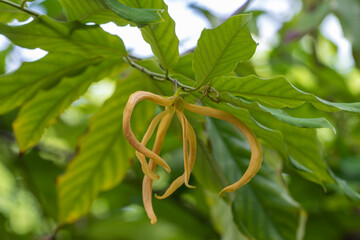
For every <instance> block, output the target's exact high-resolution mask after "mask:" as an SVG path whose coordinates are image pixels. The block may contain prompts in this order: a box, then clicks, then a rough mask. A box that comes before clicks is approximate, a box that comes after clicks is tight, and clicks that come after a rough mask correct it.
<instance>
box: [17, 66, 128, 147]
mask: <svg viewBox="0 0 360 240" xmlns="http://www.w3.org/2000/svg"><path fill="white" fill-rule="evenodd" d="M121 64H122V63H121V62H118V61H106V62H103V63H102V64H100V65H97V66H90V67H89V68H88V69H87V70H86V71H85V72H83V73H81V74H79V75H76V76H74V77H65V78H64V79H63V80H62V81H61V82H60V83H59V84H58V85H57V86H55V87H53V88H51V89H50V90H47V91H41V92H39V93H38V94H37V95H36V96H35V97H34V98H33V99H32V100H31V101H29V102H28V103H27V104H25V105H24V106H23V107H22V108H21V110H20V112H19V114H18V116H17V118H16V120H15V121H14V123H13V127H14V132H15V137H16V140H17V142H18V144H19V147H20V151H21V152H24V151H26V150H27V149H29V148H30V147H32V146H34V145H35V144H37V142H38V141H39V140H40V138H41V136H42V134H43V132H44V130H45V128H46V127H47V126H49V125H50V123H51V122H52V121H53V120H54V119H55V118H56V117H57V116H58V115H59V114H61V113H62V112H63V111H64V110H65V109H66V108H67V107H68V106H69V105H70V104H71V103H72V102H73V101H74V100H76V99H77V98H78V97H79V96H80V95H82V94H83V93H84V92H85V91H86V90H87V88H88V87H89V86H90V84H91V83H93V82H95V81H98V80H101V79H102V78H104V77H106V76H109V75H110V74H111V73H112V72H113V71H114V70H117V69H116V68H118V67H119V66H120V65H121Z"/></svg>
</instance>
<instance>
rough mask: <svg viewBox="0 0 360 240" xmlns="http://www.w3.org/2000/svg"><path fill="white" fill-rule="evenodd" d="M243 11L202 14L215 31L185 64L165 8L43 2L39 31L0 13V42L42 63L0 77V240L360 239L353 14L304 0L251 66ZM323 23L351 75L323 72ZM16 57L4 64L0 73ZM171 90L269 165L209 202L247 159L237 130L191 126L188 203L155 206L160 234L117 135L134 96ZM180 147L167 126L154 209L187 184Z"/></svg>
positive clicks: (0, 57)
mask: <svg viewBox="0 0 360 240" xmlns="http://www.w3.org/2000/svg"><path fill="white" fill-rule="evenodd" d="M9 2H10V4H9ZM249 2H250V1H248V2H247V3H246V4H245V5H244V6H243V7H242V8H240V10H239V11H237V12H236V14H234V15H233V16H231V17H229V18H228V19H226V20H224V21H222V20H221V19H214V18H216V16H214V15H213V14H211V13H209V11H207V10H206V9H201V8H200V7H197V10H198V11H203V13H204V15H205V16H209V21H210V22H212V23H221V24H220V25H219V26H214V27H213V28H212V29H204V30H203V32H202V34H201V36H200V38H199V40H198V44H197V46H196V48H195V49H194V51H193V52H188V53H186V54H183V55H180V54H179V50H178V48H179V40H178V37H177V36H176V34H175V21H174V20H173V19H172V18H171V16H170V15H169V13H168V7H167V5H166V4H165V3H164V2H163V0H136V1H129V0H119V1H110V0H101V1H95V0H90V1H88V0H86V1H85V0H78V1H68V0H59V2H57V1H52V0H46V1H43V2H42V3H41V5H42V6H43V7H44V8H45V9H47V10H48V11H47V12H48V16H46V15H40V14H38V13H36V12H34V11H32V10H30V9H28V8H27V7H26V6H25V7H24V8H21V7H20V5H19V4H21V1H15V0H13V1H5V0H0V34H2V35H4V36H5V37H6V38H8V39H9V40H10V41H11V42H12V44H13V45H16V46H19V47H23V48H29V49H35V48H40V49H43V50H45V51H46V52H47V54H46V56H44V57H43V58H41V59H39V60H37V61H34V62H24V63H23V64H22V65H21V66H20V67H19V68H18V69H17V70H15V71H13V72H10V73H6V74H3V75H1V76H0V114H1V116H0V176H1V177H0V178H1V179H2V180H1V183H0V236H1V239H30V238H31V237H45V236H46V235H50V236H51V235H54V236H55V235H56V237H57V239H145V238H146V239H186V238H189V239H258V240H267V239H284V240H287V239H320V240H321V239H345V237H346V236H359V234H360V233H359V232H356V231H358V230H359V229H360V216H359V208H360V194H359V193H358V192H359V190H360V178H359V176H360V170H359V169H360V159H359V157H358V156H359V148H358V146H359V144H360V138H359V133H360V121H359V114H360V102H357V100H358V99H359V96H360V91H356V90H354V89H352V87H351V85H350V84H351V78H356V76H357V81H359V78H360V69H359V67H360V58H359V56H360V48H359V46H360V40H359V38H358V37H357V36H358V34H359V33H358V31H357V27H356V26H357V23H358V21H357V19H358V16H360V14H359V11H357V14H356V9H357V10H359V9H360V3H359V2H358V1H355V0H347V1H346V2H347V3H346V4H344V3H342V2H341V1H340V0H323V1H320V2H317V1H311V0H307V1H305V0H304V1H303V2H302V4H303V5H302V10H301V11H300V12H299V13H298V14H297V15H296V16H294V17H293V18H292V19H291V20H290V21H289V22H287V23H285V24H284V25H283V26H282V28H281V29H280V31H279V36H280V37H281V40H280V42H281V44H279V45H278V46H277V47H276V48H272V49H271V50H270V51H269V52H268V57H267V56H261V57H256V58H254V59H252V60H250V59H251V58H252V56H253V55H254V53H255V51H256V48H257V43H256V42H255V41H254V40H253V38H252V34H251V33H252V32H254V33H256V32H257V31H256V29H254V25H253V24H252V23H254V22H255V21H256V19H257V18H258V17H259V16H261V15H262V14H265V13H264V12H259V11H254V12H253V13H252V12H246V7H247V6H248V5H251V4H249ZM11 3H12V4H11ZM59 3H60V4H59ZM330 3H331V4H330ZM14 4H15V5H14ZM16 6H17V7H16ZM63 12H64V13H65V15H64V14H63ZM351 12H355V13H354V14H351ZM331 13H333V14H335V15H336V16H337V17H338V18H339V20H340V23H341V25H342V27H343V31H344V33H345V36H346V37H348V39H349V40H350V42H351V44H352V46H353V49H352V50H353V59H354V66H353V68H352V69H351V72H350V73H348V74H344V73H343V72H342V71H341V70H339V68H338V67H337V66H336V64H334V63H333V62H331V61H330V60H328V59H325V58H324V57H322V56H321V54H322V52H321V51H323V50H322V48H323V45H324V44H326V45H327V46H332V45H333V43H332V42H331V41H330V40H328V39H326V38H325V37H324V36H323V35H322V33H321V32H320V31H319V26H320V24H321V22H322V21H323V19H324V18H325V17H326V16H328V15H329V14H331ZM159 14H160V15H159ZM31 15H32V19H31V21H29V22H27V23H25V24H20V25H14V24H11V22H12V21H13V20H15V19H16V20H18V21H24V20H26V19H28V18H29V17H31ZM108 22H114V23H115V24H117V25H118V26H125V25H127V24H130V25H131V26H133V27H138V28H139V29H140V31H141V34H142V37H143V39H144V40H145V41H146V42H147V43H148V44H149V45H150V46H151V49H152V51H153V54H154V57H151V58H148V59H138V58H136V57H134V56H132V55H131V54H130V53H129V51H127V49H126V47H125V45H124V43H123V41H122V39H120V38H119V37H118V36H115V35H112V34H110V33H108V32H106V31H104V30H103V28H101V26H100V24H103V23H108ZM260 44H261V43H260ZM309 45H310V48H309V47H308V46H309ZM11 52H12V47H11V46H10V47H9V48H7V49H5V50H4V51H2V52H0V73H3V72H5V66H6V64H5V59H6V57H7V56H8V55H9V54H11ZM326 54H328V55H329V56H331V57H332V58H334V57H335V56H336V52H332V51H331V50H327V52H326ZM264 69H265V70H264ZM354 76H355V77H354ZM305 78H308V79H305ZM304 82H305V83H304ZM306 82H307V83H308V84H306ZM309 82H310V83H309ZM175 85H176V86H177V88H180V89H181V91H182V92H183V94H184V96H185V100H186V101H188V102H191V103H200V102H201V104H203V105H205V106H209V107H213V108H216V109H221V110H224V111H227V112H229V113H232V114H233V115H234V116H236V117H237V118H238V119H240V120H241V121H242V122H244V123H245V124H246V125H247V126H248V127H250V128H251V129H252V130H253V131H254V133H255V134H256V136H257V138H258V139H259V140H260V142H261V145H262V148H263V152H264V161H263V165H262V167H261V170H260V171H259V173H258V174H257V175H256V176H255V178H254V179H253V180H252V181H251V182H250V183H248V184H247V185H246V186H244V187H242V188H241V189H239V190H238V191H236V192H234V193H228V194H226V196H224V197H223V198H222V199H217V198H216V194H217V193H218V192H219V190H221V189H222V188H223V187H225V186H227V185H229V184H230V183H233V182H235V181H237V180H238V179H239V178H240V177H241V176H242V174H243V173H244V171H245V170H246V168H247V165H248V162H249V161H248V159H249V156H250V149H249V145H248V143H247V141H246V140H245V138H244V137H243V136H242V134H241V133H240V132H239V131H237V130H236V128H234V126H232V125H230V124H228V123H224V122H222V121H219V120H214V119H210V118H207V117H206V118H205V117H202V116H199V115H195V114H192V113H190V112H185V114H186V115H187V116H188V117H189V120H190V123H191V125H192V126H193V127H194V130H195V132H196V135H197V140H198V145H197V148H198V151H197V162H196V163H195V166H194V178H191V182H192V183H191V184H192V185H196V186H197V189H195V190H189V189H186V188H180V189H178V190H177V191H176V192H175V193H174V194H173V195H172V196H171V197H169V198H168V199H166V200H154V203H153V204H154V208H155V211H156V212H157V214H158V219H159V220H158V223H157V224H156V225H155V226H151V225H150V223H149V221H148V219H147V217H146V214H145V212H144V210H143V207H142V204H141V181H142V177H143V175H142V172H141V168H140V165H139V163H138V162H137V161H136V158H135V152H134V150H133V149H132V148H131V147H130V145H129V144H128V143H127V142H126V139H125V137H124V136H123V134H122V118H123V110H124V107H125V104H126V102H127V100H128V97H129V96H130V95H131V94H132V93H133V92H135V91H138V90H143V91H150V92H153V93H156V94H159V95H164V96H169V95H172V94H173V93H174V91H175V88H176V86H175ZM101 86H103V87H104V86H108V88H109V89H111V90H109V91H108V92H110V94H108V95H106V96H105V97H103V99H102V100H99V99H97V97H98V96H96V95H95V93H94V92H95V91H94V89H95V88H96V87H98V88H101ZM159 110H160V109H159V108H158V107H155V106H154V104H151V103H149V102H146V103H141V104H140V105H139V106H138V107H137V108H136V109H135V113H134V115H133V117H132V129H133V130H134V132H135V135H136V136H137V137H138V139H141V136H142V135H143V134H144V132H145V130H146V126H148V124H149V122H150V120H151V119H152V118H153V116H154V115H155V114H156V113H157V112H159ZM181 139H182V136H181V131H180V123H179V122H178V121H173V122H172V124H171V126H170V129H169V131H168V134H167V135H166V141H165V142H164V146H163V148H162V152H161V156H162V157H163V158H164V159H165V160H166V161H167V162H168V164H169V165H170V166H171V168H172V169H173V171H172V173H171V174H170V176H169V175H167V174H165V171H163V170H161V169H159V170H158V172H157V173H158V174H159V175H160V180H157V181H155V182H154V191H155V193H158V194H159V195H160V194H162V193H163V192H164V190H165V189H167V186H168V185H169V183H171V182H172V181H173V180H174V179H175V178H176V176H178V175H180V174H179V173H180V172H182V171H183V166H182V165H181V162H182V161H181V158H182V144H181ZM153 141H154V140H153V139H151V140H150V142H153ZM22 219H26V220H24V221H23V222H21V221H22ZM139 229H141V230H139Z"/></svg>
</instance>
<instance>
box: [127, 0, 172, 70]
mask: <svg viewBox="0 0 360 240" xmlns="http://www.w3.org/2000/svg"><path fill="white" fill-rule="evenodd" d="M123 2H124V3H125V4H126V5H128V6H131V7H135V8H156V9H164V12H163V13H162V17H163V19H164V21H163V22H161V23H157V24H152V25H149V26H145V27H143V28H141V34H142V36H143V38H144V40H145V41H146V42H147V43H149V44H150V46H151V49H152V51H153V53H154V55H155V56H157V57H158V58H159V60H160V64H161V66H162V67H163V69H165V71H168V70H169V69H171V68H172V67H174V66H175V64H176V63H177V61H178V60H179V49H178V48H179V39H178V38H177V36H176V34H175V22H174V20H172V18H171V17H170V15H169V13H168V11H167V5H166V4H165V3H164V1H163V0H136V1H132V0H123Z"/></svg>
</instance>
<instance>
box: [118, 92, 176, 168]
mask: <svg viewBox="0 0 360 240" xmlns="http://www.w3.org/2000/svg"><path fill="white" fill-rule="evenodd" d="M145 99H146V100H150V101H152V102H154V103H156V104H158V105H161V106H170V105H172V104H173V101H174V100H173V99H166V98H164V97H161V96H158V95H156V94H153V93H150V92H144V91H138V92H135V93H133V94H131V95H130V97H129V100H128V102H127V103H126V106H125V109H124V114H123V132H124V135H125V138H126V139H127V140H128V142H129V143H130V145H131V146H132V147H133V148H134V149H135V150H136V151H138V152H140V153H142V154H144V155H145V156H147V157H148V158H151V159H153V161H155V162H156V163H157V164H159V165H160V166H162V167H163V168H164V169H165V170H166V171H167V172H169V173H170V171H171V170H170V167H169V165H168V164H167V163H166V162H165V161H164V160H163V159H162V158H161V157H160V156H158V155H157V154H156V153H154V152H153V151H151V150H150V149H148V148H146V147H145V146H144V145H143V144H141V143H140V142H139V141H138V140H137V139H136V137H135V135H134V133H133V132H132V130H131V124H130V120H131V115H132V112H133V110H134V108H135V106H136V104H137V103H138V102H140V101H142V100H145Z"/></svg>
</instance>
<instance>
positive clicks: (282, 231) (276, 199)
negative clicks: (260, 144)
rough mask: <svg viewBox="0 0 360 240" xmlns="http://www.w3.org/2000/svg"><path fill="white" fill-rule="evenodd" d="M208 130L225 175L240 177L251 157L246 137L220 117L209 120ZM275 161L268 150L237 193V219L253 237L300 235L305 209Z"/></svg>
mask: <svg viewBox="0 0 360 240" xmlns="http://www.w3.org/2000/svg"><path fill="white" fill-rule="evenodd" d="M208 133H209V134H210V141H211V143H212V146H213V152H214V156H215V158H216V160H217V162H218V163H219V165H220V166H221V169H222V171H223V172H224V174H225V176H227V178H228V180H229V182H230V183H231V182H235V181H237V180H238V179H239V178H240V177H241V175H242V174H243V173H244V171H245V169H246V168H247V166H248V162H249V158H250V157H249V155H250V154H249V149H248V145H247V143H245V142H246V140H244V138H243V137H242V135H241V134H240V133H239V132H238V131H234V127H233V126H231V125H230V124H227V123H223V122H220V121H213V123H212V121H209V125H208ZM271 157H273V156H269V158H271ZM273 165H274V166H273ZM273 165H271V162H268V161H267V154H266V151H265V152H264V161H263V164H262V166H261V169H260V171H259V172H258V173H257V175H256V176H255V177H254V178H253V179H252V180H251V181H250V183H248V184H247V185H245V186H244V187H242V188H240V189H239V190H237V192H236V193H235V194H236V197H235V199H234V202H233V203H232V208H233V209H232V210H233V216H234V221H235V223H236V224H237V226H238V227H239V229H240V230H241V231H242V233H243V234H245V235H247V236H248V237H249V238H252V239H257V240H262V239H264V240H265V239H266V240H267V239H284V240H287V239H296V236H297V234H298V229H299V226H300V224H301V209H300V207H299V205H298V203H296V202H295V201H294V200H293V199H292V198H291V196H290V195H289V194H288V192H287V190H286V189H285V188H284V185H283V183H282V179H281V178H280V176H279V175H277V173H276V169H277V166H276V165H278V162H277V163H275V164H273Z"/></svg>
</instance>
